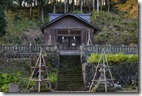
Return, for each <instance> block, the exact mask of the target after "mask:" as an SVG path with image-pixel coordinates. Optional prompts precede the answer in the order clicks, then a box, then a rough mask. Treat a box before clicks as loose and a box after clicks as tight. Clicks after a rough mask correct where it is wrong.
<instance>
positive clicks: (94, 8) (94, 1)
mask: <svg viewBox="0 0 142 96" xmlns="http://www.w3.org/2000/svg"><path fill="white" fill-rule="evenodd" d="M92 3H93V11H94V10H95V1H94V0H93V2H92Z"/></svg>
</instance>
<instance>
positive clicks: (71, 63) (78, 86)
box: [57, 56, 84, 91]
mask: <svg viewBox="0 0 142 96" xmlns="http://www.w3.org/2000/svg"><path fill="white" fill-rule="evenodd" d="M81 67H82V66H81V62H80V57H79V56H61V57H60V65H59V70H58V82H57V90H60V91H82V90H83V86H84V82H83V76H82V72H81V71H82V68H81Z"/></svg>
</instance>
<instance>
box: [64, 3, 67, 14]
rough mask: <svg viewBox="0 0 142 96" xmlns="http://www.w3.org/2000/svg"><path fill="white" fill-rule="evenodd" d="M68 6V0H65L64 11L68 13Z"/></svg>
mask: <svg viewBox="0 0 142 96" xmlns="http://www.w3.org/2000/svg"><path fill="white" fill-rule="evenodd" d="M66 7H67V1H66V0H64V13H66V12H67V10H66V9H67V8H66Z"/></svg>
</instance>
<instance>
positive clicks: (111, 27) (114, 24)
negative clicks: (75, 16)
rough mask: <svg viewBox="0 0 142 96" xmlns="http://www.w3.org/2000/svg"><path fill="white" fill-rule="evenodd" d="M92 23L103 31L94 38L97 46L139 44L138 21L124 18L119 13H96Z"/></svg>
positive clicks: (92, 17) (93, 15) (93, 14)
mask: <svg viewBox="0 0 142 96" xmlns="http://www.w3.org/2000/svg"><path fill="white" fill-rule="evenodd" d="M91 22H92V24H94V25H96V26H98V27H99V29H100V30H101V31H100V32H98V33H97V34H95V36H94V42H95V44H99V45H103V44H112V45H122V44H125V45H131V44H137V43H138V21H137V20H132V19H128V18H124V17H123V15H121V14H119V13H118V14H115V13H111V12H104V11H100V12H96V11H94V12H93V13H92V16H91ZM118 41H119V42H118Z"/></svg>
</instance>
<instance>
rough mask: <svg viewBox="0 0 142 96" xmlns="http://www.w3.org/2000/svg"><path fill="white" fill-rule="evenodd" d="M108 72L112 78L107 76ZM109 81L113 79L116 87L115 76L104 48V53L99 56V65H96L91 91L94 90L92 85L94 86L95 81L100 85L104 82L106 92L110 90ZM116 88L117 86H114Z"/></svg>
mask: <svg viewBox="0 0 142 96" xmlns="http://www.w3.org/2000/svg"><path fill="white" fill-rule="evenodd" d="M106 69H107V70H106ZM98 71H99V72H100V77H99V78H98V79H97V78H96V77H97V74H98ZM107 72H108V74H109V75H110V79H109V78H107V76H106V73H107ZM108 81H111V82H112V84H113V87H114V78H113V76H112V73H111V70H110V66H109V64H108V61H107V58H106V54H105V50H104V49H102V54H101V56H100V58H99V61H98V64H97V66H96V70H95V74H94V77H93V79H92V82H91V85H90V87H89V91H91V90H92V87H93V86H94V83H95V82H96V83H97V84H98V85H99V84H104V87H105V92H108V89H107V83H108ZM97 84H96V85H97ZM114 89H115V87H114Z"/></svg>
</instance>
